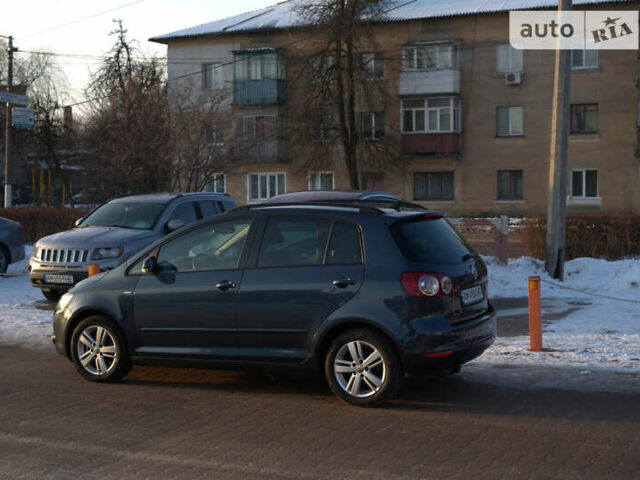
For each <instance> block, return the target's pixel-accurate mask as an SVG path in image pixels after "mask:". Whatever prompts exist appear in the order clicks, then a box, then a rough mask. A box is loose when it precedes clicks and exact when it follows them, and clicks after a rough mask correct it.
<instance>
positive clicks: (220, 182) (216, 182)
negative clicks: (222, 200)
mask: <svg viewBox="0 0 640 480" xmlns="http://www.w3.org/2000/svg"><path fill="white" fill-rule="evenodd" d="M211 177H212V178H213V181H211V182H209V183H207V185H206V187H205V191H207V192H216V193H225V192H226V187H227V185H226V176H225V174H224V173H214V174H213V175H211Z"/></svg>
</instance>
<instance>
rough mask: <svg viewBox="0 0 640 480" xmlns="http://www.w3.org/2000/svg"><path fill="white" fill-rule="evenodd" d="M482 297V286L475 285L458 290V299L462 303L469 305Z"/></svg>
mask: <svg viewBox="0 0 640 480" xmlns="http://www.w3.org/2000/svg"><path fill="white" fill-rule="evenodd" d="M483 298H484V293H483V292H482V287H481V286H480V285H477V286H475V287H472V288H467V289H466V290H462V291H461V292H460V301H461V302H462V305H471V304H472V303H478V302H479V301H481V300H482V299H483Z"/></svg>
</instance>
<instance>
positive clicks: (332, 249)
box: [327, 222, 362, 265]
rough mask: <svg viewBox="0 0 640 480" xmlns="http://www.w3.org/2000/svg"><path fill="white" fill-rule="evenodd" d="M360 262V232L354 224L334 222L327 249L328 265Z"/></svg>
mask: <svg viewBox="0 0 640 480" xmlns="http://www.w3.org/2000/svg"><path fill="white" fill-rule="evenodd" d="M355 263H362V252H361V250H360V234H359V233H358V229H357V228H356V226H355V225H351V224H349V223H344V222H336V223H335V224H334V226H333V233H332V234H331V240H330V241H329V250H328V251H327V264H328V265H349V264H355Z"/></svg>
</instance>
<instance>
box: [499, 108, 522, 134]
mask: <svg viewBox="0 0 640 480" xmlns="http://www.w3.org/2000/svg"><path fill="white" fill-rule="evenodd" d="M501 108H506V109H508V112H509V117H508V118H509V127H508V128H509V129H508V132H507V133H500V132H499V131H498V110H499V109H501ZM516 108H519V109H520V111H521V112H522V132H516V133H514V131H513V110H514V109H516ZM523 136H524V107H523V106H522V105H498V106H497V107H496V137H523Z"/></svg>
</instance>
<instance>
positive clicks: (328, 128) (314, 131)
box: [311, 115, 333, 143]
mask: <svg viewBox="0 0 640 480" xmlns="http://www.w3.org/2000/svg"><path fill="white" fill-rule="evenodd" d="M311 141H312V142H313V143H331V142H332V141H333V117H332V116H331V115H314V116H313V118H312V119H311Z"/></svg>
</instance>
